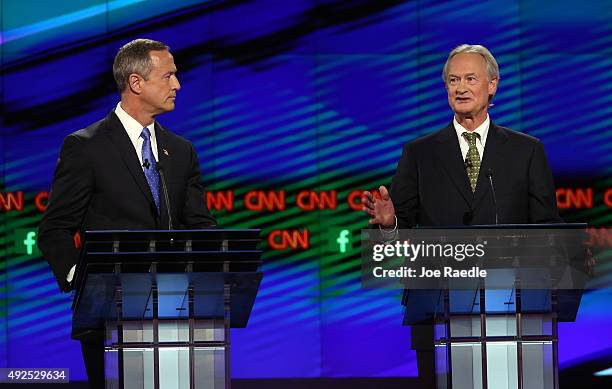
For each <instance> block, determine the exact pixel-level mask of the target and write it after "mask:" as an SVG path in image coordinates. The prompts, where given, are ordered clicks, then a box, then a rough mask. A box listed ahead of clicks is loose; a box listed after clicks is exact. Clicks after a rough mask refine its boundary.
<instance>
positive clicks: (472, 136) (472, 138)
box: [461, 131, 480, 146]
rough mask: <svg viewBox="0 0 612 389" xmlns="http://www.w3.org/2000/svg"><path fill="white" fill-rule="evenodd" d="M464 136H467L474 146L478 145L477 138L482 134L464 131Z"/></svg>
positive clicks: (466, 138) (467, 139)
mask: <svg viewBox="0 0 612 389" xmlns="http://www.w3.org/2000/svg"><path fill="white" fill-rule="evenodd" d="M461 135H463V137H464V138H465V140H466V141H467V142H468V143H469V144H470V145H473V146H476V139H480V134H478V133H477V132H467V131H466V132H464V133H463V134H461Z"/></svg>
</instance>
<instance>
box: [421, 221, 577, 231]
mask: <svg viewBox="0 0 612 389" xmlns="http://www.w3.org/2000/svg"><path fill="white" fill-rule="evenodd" d="M587 227H588V224H587V223H541V224H476V225H456V226H422V227H418V228H417V229H422V230H439V229H442V230H453V229H457V230H481V229H500V230H538V229H547V230H575V229H585V228H587Z"/></svg>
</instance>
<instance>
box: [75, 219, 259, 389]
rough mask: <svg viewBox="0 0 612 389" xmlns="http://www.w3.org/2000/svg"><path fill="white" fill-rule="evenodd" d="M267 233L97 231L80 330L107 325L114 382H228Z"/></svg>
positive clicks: (88, 246)
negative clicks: (235, 335) (235, 334)
mask: <svg viewBox="0 0 612 389" xmlns="http://www.w3.org/2000/svg"><path fill="white" fill-rule="evenodd" d="M259 240H260V239H259V230H222V229H213V230H163V231H153V230H147V231H87V232H86V233H85V236H84V242H85V243H84V246H83V252H82V256H81V262H80V263H79V266H78V273H77V277H76V284H75V289H76V295H75V298H74V301H73V333H80V332H81V333H82V332H87V331H89V330H100V329H104V333H105V350H104V351H105V352H104V355H105V359H104V363H105V375H106V388H107V389H111V388H113V389H114V388H118V389H124V388H126V389H128V388H129V389H132V388H154V389H160V388H161V389H165V388H168V389H169V388H179V389H200V388H206V389H221V388H224V389H227V388H230V387H231V380H230V347H231V342H230V328H241V327H246V325H247V322H248V319H249V315H250V313H251V309H252V307H253V303H254V301H255V297H256V295H257V291H258V289H259V285H260V282H261V279H262V273H261V272H260V271H259V268H260V266H261V259H260V257H261V251H260V250H258V249H257V244H258V242H259Z"/></svg>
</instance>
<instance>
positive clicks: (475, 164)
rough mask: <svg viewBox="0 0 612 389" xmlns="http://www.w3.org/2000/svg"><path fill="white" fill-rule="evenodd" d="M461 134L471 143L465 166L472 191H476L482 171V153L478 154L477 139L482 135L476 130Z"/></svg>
mask: <svg viewBox="0 0 612 389" xmlns="http://www.w3.org/2000/svg"><path fill="white" fill-rule="evenodd" d="M461 135H463V137H464V138H465V140H466V141H467V142H468V144H469V145H470V147H469V148H468V152H467V155H466V156H465V167H466V170H467V174H468V178H469V179H470V186H471V187H472V193H474V192H475V191H476V181H477V180H478V172H479V171H480V154H478V149H477V148H476V139H480V135H479V134H477V133H475V132H464V133H463V134H461Z"/></svg>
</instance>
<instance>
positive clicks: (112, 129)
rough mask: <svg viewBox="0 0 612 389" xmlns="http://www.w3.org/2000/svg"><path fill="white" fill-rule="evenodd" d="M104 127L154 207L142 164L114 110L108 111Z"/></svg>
mask: <svg viewBox="0 0 612 389" xmlns="http://www.w3.org/2000/svg"><path fill="white" fill-rule="evenodd" d="M106 127H107V129H108V135H109V137H110V139H111V142H112V143H113V144H114V145H115V147H116V148H117V150H118V151H119V155H120V156H121V159H122V160H123V162H124V164H125V166H126V167H127V169H128V171H129V172H130V174H131V175H132V177H133V178H134V181H136V184H138V187H139V188H140V190H141V191H142V194H143V195H144V196H145V197H146V199H147V201H149V203H150V204H151V205H152V206H153V207H155V202H154V201H153V195H152V194H151V189H150V188H149V184H148V182H147V179H146V177H145V175H144V172H143V171H142V166H140V161H139V160H138V155H136V151H135V150H134V145H133V144H132V141H131V140H130V137H129V136H128V134H127V132H126V131H125V129H124V128H123V125H122V124H121V121H119V118H118V117H117V115H115V113H114V112H111V113H109V114H108V116H107V117H106Z"/></svg>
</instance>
